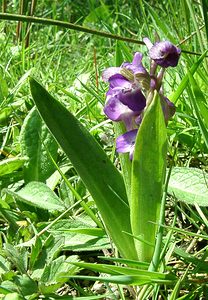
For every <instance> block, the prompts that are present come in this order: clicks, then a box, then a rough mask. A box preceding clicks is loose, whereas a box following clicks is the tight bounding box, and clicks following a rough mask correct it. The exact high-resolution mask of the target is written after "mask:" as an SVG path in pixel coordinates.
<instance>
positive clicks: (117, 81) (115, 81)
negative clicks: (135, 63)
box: [109, 74, 131, 89]
mask: <svg viewBox="0 0 208 300" xmlns="http://www.w3.org/2000/svg"><path fill="white" fill-rule="evenodd" d="M109 83H110V88H112V89H114V88H117V87H119V88H120V89H121V88H130V86H131V82H130V81H129V80H128V79H126V78H125V77H124V76H122V75H120V74H115V75H113V76H111V77H110V78H109Z"/></svg>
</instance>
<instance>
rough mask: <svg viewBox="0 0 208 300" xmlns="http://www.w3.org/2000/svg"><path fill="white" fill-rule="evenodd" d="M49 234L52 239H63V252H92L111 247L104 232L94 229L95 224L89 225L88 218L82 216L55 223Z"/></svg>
mask: <svg viewBox="0 0 208 300" xmlns="http://www.w3.org/2000/svg"><path fill="white" fill-rule="evenodd" d="M50 233H51V234H52V235H53V236H54V237H63V239H64V249H65V250H72V251H93V250H101V249H109V248H110V247H111V245H110V241H109V238H108V237H107V236H106V234H105V232H104V230H103V229H101V228H95V223H94V222H92V221H91V222H90V223H89V217H88V218H85V217H84V216H83V215H82V216H80V217H76V218H74V219H63V220H60V221H57V222H56V223H55V224H54V225H53V226H51V228H50Z"/></svg>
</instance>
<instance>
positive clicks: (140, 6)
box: [0, 0, 208, 300]
mask: <svg viewBox="0 0 208 300" xmlns="http://www.w3.org/2000/svg"><path fill="white" fill-rule="evenodd" d="M17 4H18V3H17V2H15V1H8V3H7V12H8V13H17V12H18V5H17ZM202 4H203V5H201V3H200V2H193V1H189V0H177V1H165V2H164V3H163V2H158V3H157V2H155V1H142V0H141V1H138V3H136V2H134V1H132V2H129V3H127V2H126V1H121V0H117V1H113V2H112V1H92V0H91V1H86V3H85V5H83V1H76V2H70V1H41V0H39V1H37V5H36V10H35V16H40V17H47V18H53V19H58V20H62V21H69V22H72V23H75V24H78V25H83V26H87V27H90V28H92V29H96V30H101V31H107V32H109V33H112V34H119V35H121V36H124V37H133V38H134V39H138V40H142V38H143V37H144V36H148V37H149V38H150V39H151V40H154V35H155V32H157V34H158V35H159V36H160V38H161V39H168V40H170V41H171V42H173V43H175V44H179V45H180V46H181V48H182V49H184V50H188V51H191V52H197V53H200V54H203V53H204V51H205V50H207V19H206V18H207V14H206V11H205V8H206V4H205V1H202ZM81 8H82V9H81ZM182 24H183V25H182ZM16 26H17V23H16V22H9V21H5V20H4V21H3V20H2V21H1V22H0V41H1V43H0V53H1V59H0V133H1V134H0V151H1V152H0V157H1V161H0V163H2V165H0V168H1V169H0V189H1V198H0V228H1V240H0V282H1V284H0V294H1V296H2V298H3V299H10V298H9V297H12V295H13V296H14V297H16V298H15V299H38V298H41V297H44V298H46V299H59V298H60V299H62V298H63V299H71V298H70V297H73V296H74V297H76V298H77V299H79V297H82V299H85V298H86V299H94V297H98V299H101V298H102V297H103V298H105V299H136V297H137V298H138V299H155V300H156V299H171V300H173V299H207V298H208V289H207V283H208V277H207V273H208V264H207V255H208V252H207V251H208V248H207V224H208V220H207V215H208V214H207V208H206V206H204V205H203V206H200V205H198V203H199V204H200V201H201V199H202V197H205V200H206V199H207V198H206V195H207V194H206V191H205V193H204V195H203V194H200V193H196V197H195V199H197V200H196V201H198V202H196V203H192V204H193V205H190V203H189V202H188V201H187V200H186V201H185V200H184V197H185V196H184V195H183V197H182V196H181V194H180V195H179V194H177V193H176V191H175V192H174V193H172V194H171V195H170V194H169V195H168V196H167V199H166V206H165V215H166V217H165V225H164V228H163V239H162V253H161V256H160V259H161V261H162V263H160V266H159V269H158V272H157V273H156V274H152V273H151V272H149V273H148V271H147V268H148V266H147V265H146V264H142V262H136V261H130V260H124V259H121V258H120V259H119V256H118V253H117V252H116V250H115V248H114V246H113V245H112V242H111V241H110V240H109V237H108V236H107V234H106V231H105V228H104V226H103V223H102V220H101V218H100V214H99V212H98V210H97V208H96V206H95V203H94V201H93V199H92V197H91V196H90V194H89V192H88V191H87V189H86V187H85V186H84V184H83V182H82V181H81V179H80V178H79V176H78V175H77V173H76V171H75V169H74V168H73V166H72V164H71V162H70V161H69V159H68V158H67V157H66V155H65V154H64V152H63V151H62V150H61V149H60V148H59V147H58V146H57V143H56V141H55V140H54V139H53V138H52V136H51V135H50V133H49V132H48V130H47V128H46V127H45V125H44V124H43V122H42V121H41V119H40V118H39V117H38V115H35V114H34V113H33V114H32V112H31V109H32V107H33V102H32V97H31V92H30V89H29V84H28V77H29V76H30V75H31V74H32V76H33V77H35V78H37V79H38V80H39V81H40V82H41V83H42V84H43V85H44V86H45V87H46V88H47V90H48V91H49V92H50V93H51V94H52V95H54V96H55V97H56V98H58V99H59V101H60V102H61V103H63V104H64V106H65V107H66V108H67V109H68V110H70V112H72V113H73V114H74V115H76V116H77V118H78V119H79V120H80V121H81V123H82V124H83V125H84V126H85V127H86V128H87V129H88V130H89V131H90V132H91V134H92V135H93V136H94V137H95V139H96V140H97V141H98V143H99V144H100V145H101V146H102V148H104V149H105V151H106V153H107V154H108V155H109V157H110V159H111V160H112V161H113V163H114V164H115V165H116V166H118V168H119V158H118V156H117V154H116V153H115V145H114V138H115V134H114V128H113V125H112V124H111V122H109V121H107V120H106V117H105V116H104V114H103V111H102V108H103V104H104V102H105V92H106V90H107V86H106V84H105V83H103V82H102V79H101V75H102V71H103V70H104V69H105V68H106V67H109V66H115V65H116V59H115V52H116V47H118V45H119V47H120V49H121V52H122V56H123V57H125V60H129V56H131V55H132V53H133V52H134V51H141V52H145V51H146V49H145V47H144V46H143V45H136V44H134V43H126V42H118V43H117V42H116V41H115V40H113V39H108V38H105V37H101V36H96V35H93V34H91V35H90V34H87V33H84V32H78V31H72V30H68V29H64V28H58V27H56V26H43V25H37V24H34V25H32V27H31V30H30V43H29V46H28V47H27V48H26V47H25V30H26V24H25V23H23V24H22V32H21V35H20V36H19V37H18V38H17V36H16ZM117 59H118V58H117ZM198 60H199V56H198V55H195V54H187V53H183V54H182V56H181V59H180V63H179V65H178V66H177V68H176V69H168V71H167V74H166V76H165V82H164V90H165V93H166V95H167V96H168V97H171V99H173V100H174V103H175V105H176V107H177V112H176V114H175V116H174V117H173V118H172V120H171V121H170V122H169V124H168V140H169V152H168V164H169V165H171V164H172V165H173V166H176V167H187V170H189V171H190V173H188V174H190V176H189V177H190V182H189V184H190V185H194V183H195V182H196V181H197V180H198V178H197V177H195V175H194V174H192V173H191V172H192V167H194V168H197V169H199V170H201V172H202V173H200V174H203V176H202V177H203V178H205V179H206V178H207V171H208V168H207V162H208V156H207V149H208V148H207V145H208V139H207V134H208V131H207V128H208V121H207V110H208V102H207V75H208V74H207V73H208V71H207V70H208V69H207V57H206V58H204V59H203V60H202V61H201V62H200V64H199V63H197V62H198ZM145 63H146V64H147V61H146V62H145ZM194 64H195V66H196V67H197V68H196V70H195V73H194V74H193V72H192V71H193V67H194ZM181 82H183V85H182V88H181V90H180V87H181ZM178 87H179V88H178ZM28 114H29V116H28ZM33 122H35V124H36V125H35V127H34V126H32V125H31V124H33ZM28 151H29V152H28ZM25 153H27V155H28V153H31V154H30V155H31V156H30V158H29V162H28V160H27V158H25ZM34 157H36V158H37V160H36V163H33V159H34ZM28 164H29V165H28ZM28 166H29V167H28ZM3 168H4V170H6V171H4V172H5V173H3ZM28 168H29V169H28ZM37 169H38V170H37ZM37 174H38V175H37ZM184 176H185V175H184ZM199 177H200V176H199ZM206 180H207V179H206ZM33 181H38V186H35V185H34V183H33ZM41 181H42V182H44V183H46V184H43V183H41ZM205 182H206V185H207V181H205ZM25 183H30V184H31V186H28V185H27V186H26V187H25ZM24 189H27V190H24ZM34 190H35V191H36V194H35V195H33V197H32V198H31V199H28V198H27V193H32V192H34ZM45 195H46V196H47V197H48V198H50V199H52V200H50V201H52V202H50V205H49V206H48V207H47V208H46V209H43V206H44V201H42V199H43V197H44V196H45ZM180 196H181V197H182V198H180ZM190 197H191V194H187V195H186V198H188V200H189V199H190ZM186 198H185V199H186ZM203 199H204V198H203ZM81 200H82V201H81ZM179 200H182V201H179ZM100 256H102V258H99V257H100ZM109 256H110V258H111V260H110V258H109ZM116 258H117V259H116ZM94 262H96V264H92V263H94ZM99 264H100V265H99ZM121 266H125V268H123V269H122V268H121ZM135 269H137V271H135ZM103 273H105V274H107V275H105V276H106V277H103V275H102V274H103ZM129 274H131V275H132V274H133V275H134V277H132V278H133V279H132V278H131V280H130V278H129ZM89 275H90V276H93V278H91V279H93V280H94V281H95V280H98V281H99V282H100V285H101V282H102V281H103V285H102V287H104V288H103V291H101V289H98V288H97V287H96V285H95V284H94V282H93V281H90V278H89V277H88V276H89ZM108 276H111V277H108ZM103 278H104V279H103ZM132 280H133V281H132ZM18 297H19V298H18ZM84 297H85V298H84ZM95 299H96V298H95Z"/></svg>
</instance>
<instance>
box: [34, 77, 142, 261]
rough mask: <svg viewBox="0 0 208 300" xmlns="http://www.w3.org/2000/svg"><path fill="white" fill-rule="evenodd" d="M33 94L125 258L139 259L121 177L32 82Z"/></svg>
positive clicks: (71, 119) (76, 123)
mask: <svg viewBox="0 0 208 300" xmlns="http://www.w3.org/2000/svg"><path fill="white" fill-rule="evenodd" d="M30 84H31V92H32V96H33V99H34V101H35V104H36V106H37V108H38V110H39V112H40V114H41V116H42V118H43V119H44V121H45V122H46V125H47V126H48V128H49V129H50V131H51V132H52V133H53V135H54V136H55V138H56V140H57V141H58V142H59V144H60V145H61V147H62V148H63V150H64V151H65V153H66V155H67V156H68V157H69V159H70V160H71V162H72V164H73V166H74V167H75V169H76V171H77V172H78V174H79V175H80V177H81V179H82V180H83V182H84V184H85V185H86V187H87V188H88V190H89V192H90V193H91V195H92V197H93V198H94V200H95V202H96V205H97V207H98V209H99V211H100V213H101V216H102V218H103V220H104V222H105V225H106V227H107V229H108V231H109V233H110V235H111V237H112V239H113V241H114V243H115V245H116V246H117V247H118V249H119V251H120V252H121V254H122V255H123V256H125V257H128V258H132V259H136V257H137V255H136V251H135V246H134V241H133V239H132V237H131V236H128V235H126V234H125V233H123V231H126V232H129V233H131V225H130V217H129V215H130V212H129V207H128V200H127V196H126V191H125V186H124V182H123V179H122V177H121V174H120V173H119V171H118V170H117V169H116V167H115V166H114V165H113V164H112V162H111V161H110V159H109V158H108V157H107V155H106V153H105V152H104V151H103V149H102V148H101V147H100V145H99V144H98V143H97V142H96V140H95V139H94V138H93V137H92V136H91V135H90V133H89V132H88V131H87V130H86V129H85V128H84V126H83V125H82V124H81V123H80V122H79V121H78V120H77V119H76V118H75V117H74V116H73V115H72V114H71V113H70V112H69V111H67V109H66V108H64V107H63V106H62V105H61V104H60V103H59V102H58V101H57V100H55V99H54V98H53V97H52V96H51V95H50V94H49V93H48V92H47V91H46V90H45V89H44V88H43V87H42V86H41V85H40V84H39V83H38V82H36V81H35V80H34V79H31V81H30Z"/></svg>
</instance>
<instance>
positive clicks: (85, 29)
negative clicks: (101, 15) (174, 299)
mask: <svg viewBox="0 0 208 300" xmlns="http://www.w3.org/2000/svg"><path fill="white" fill-rule="evenodd" d="M0 20H11V21H22V22H27V23H38V24H42V25H55V26H59V27H64V28H68V29H72V30H77V31H81V32H87V33H90V34H94V35H99V36H102V37H106V38H110V39H114V40H120V41H125V42H129V43H134V44H139V45H144V42H143V41H140V40H137V39H133V38H128V37H124V36H120V35H117V34H112V33H109V32H105V31H100V30H96V29H91V28H88V27H84V26H80V25H76V24H73V23H69V22H64V21H59V20H53V19H47V18H39V17H31V16H24V15H18V14H8V13H0ZM181 51H182V52H183V53H187V54H193V55H201V53H197V52H193V51H188V50H181Z"/></svg>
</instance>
